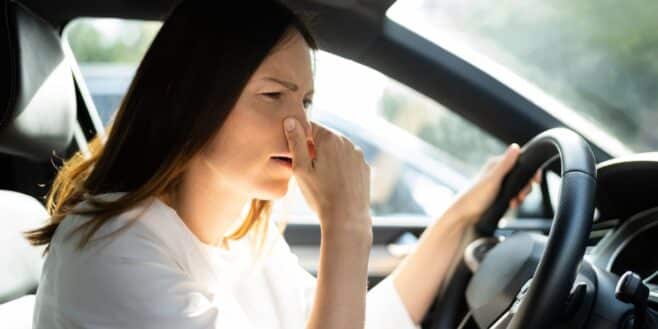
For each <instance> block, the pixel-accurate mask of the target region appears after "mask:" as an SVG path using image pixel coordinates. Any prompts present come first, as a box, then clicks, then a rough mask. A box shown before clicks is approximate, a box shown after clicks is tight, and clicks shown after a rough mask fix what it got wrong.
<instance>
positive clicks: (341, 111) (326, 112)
mask: <svg viewBox="0 0 658 329" xmlns="http://www.w3.org/2000/svg"><path fill="white" fill-rule="evenodd" d="M159 27H160V23H159V22H142V21H130V20H117V19H79V20H76V21H74V22H72V23H71V24H70V26H69V27H68V28H67V30H66V37H67V38H68V41H69V43H70V45H71V48H72V50H73V53H74V55H75V57H76V59H77V61H78V62H79V65H80V67H81V71H82V73H83V76H84V78H85V80H86V83H87V86H88V87H89V90H90V93H91V94H92V98H93V100H94V102H95V104H96V107H97V108H98V111H99V112H100V113H99V114H100V116H101V118H102V120H103V122H104V124H106V125H107V124H108V123H109V120H110V119H111V117H112V115H113V113H114V112H115V111H116V109H117V107H118V105H119V102H120V101H121V98H122V97H123V95H124V94H125V92H126V90H127V88H128V85H129V83H130V81H131V79H132V77H133V75H134V72H135V69H136V68H137V65H138V64H139V61H140V59H141V58H142V56H143V55H144V53H145V51H146V49H147V48H148V46H149V45H150V43H151V42H152V40H153V38H154V37H155V34H156V33H157V30H158V28H159ZM315 61H316V66H315V67H316V72H315V90H316V94H315V99H314V105H313V108H312V110H311V118H312V119H313V120H314V121H316V122H318V123H320V124H322V125H325V126H328V127H330V128H332V129H333V130H335V131H337V132H339V133H341V134H343V135H345V136H346V137H348V138H349V139H350V140H352V141H353V142H354V143H355V144H356V145H358V146H359V147H360V148H361V149H362V150H363V151H364V154H365V157H366V160H367V161H368V163H369V164H370V165H371V168H372V174H373V177H372V179H371V182H372V186H371V209H372V213H373V215H375V217H376V220H377V221H386V220H393V219H395V218H402V217H404V218H413V217H418V218H427V217H428V216H435V215H437V214H439V213H440V212H441V211H442V210H443V209H444V208H445V207H446V206H447V205H448V204H449V203H450V202H451V201H452V198H453V196H454V195H455V194H456V192H458V190H460V189H461V188H463V187H465V185H466V184H468V182H469V180H470V179H472V178H473V176H474V175H475V174H476V173H477V170H478V169H479V168H480V166H481V165H482V164H483V163H484V161H485V160H486V159H487V158H488V157H490V156H491V155H494V154H498V153H501V152H502V151H503V150H504V145H503V144H502V143H501V142H500V141H498V140H497V139H495V138H493V137H492V136H490V135H488V134H487V133H485V132H483V131H482V130H480V129H479V128H478V127H476V126H474V125H472V124H471V123H469V122H467V121H465V120H464V119H462V118H461V117H459V116H458V115H456V114H455V113H453V112H451V111H449V110H448V109H446V108H444V107H442V106H441V105H440V104H438V103H436V102H434V101H432V100H431V99H429V98H427V97H425V96H423V95H421V94H419V93H418V92H416V91H414V90H412V89H410V88H408V87H406V86H404V85H402V84H400V83H398V82H396V81H394V80H392V79H390V78H388V77H386V76H385V75H383V74H381V73H379V72H377V71H375V70H372V69H370V68H368V67H366V66H363V65H360V64H358V63H355V62H353V61H350V60H347V59H344V58H341V57H339V56H335V55H332V54H329V53H326V52H323V51H319V52H317V53H316V54H315ZM291 187H292V188H291V191H290V193H289V195H288V196H286V197H285V198H284V199H283V200H281V201H280V202H278V203H277V204H276V206H275V209H274V214H275V217H276V216H279V217H285V220H287V221H288V222H291V223H295V222H303V223H305V222H309V221H311V222H312V221H314V219H313V215H312V212H311V210H310V209H309V208H308V207H307V205H306V204H305V202H304V200H303V197H302V195H301V193H300V191H299V190H298V188H296V187H295V185H294V184H293V185H292V186H291Z"/></svg>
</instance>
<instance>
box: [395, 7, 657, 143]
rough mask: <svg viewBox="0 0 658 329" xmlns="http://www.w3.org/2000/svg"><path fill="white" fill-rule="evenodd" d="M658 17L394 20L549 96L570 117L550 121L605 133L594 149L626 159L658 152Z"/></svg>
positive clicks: (557, 10)
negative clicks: (598, 147) (630, 155)
mask: <svg viewBox="0 0 658 329" xmlns="http://www.w3.org/2000/svg"><path fill="white" fill-rule="evenodd" d="M656 13H658V2H656V1H653V0H636V1H623V2H619V1H612V0H585V1H568V0H553V1H542V0H523V1H521V0H515V1H486V0H471V1H463V0H399V1H397V2H396V3H395V4H394V5H393V6H392V7H391V8H390V9H389V11H388V13H387V15H388V16H389V17H390V18H391V19H392V20H394V21H396V22H397V23H400V24H401V25H403V26H405V27H407V28H408V29H410V30H412V31H414V32H416V33H418V34H420V35H422V36H423V37H425V38H427V39H428V40H430V41H433V42H435V43H436V44H437V45H439V46H441V47H443V48H445V49H447V50H448V51H451V52H453V53H455V54H457V55H458V56H460V57H462V58H464V59H466V60H467V61H469V62H470V63H472V64H474V65H475V66H478V67H479V68H481V69H483V70H485V71H486V72H487V73H489V74H491V75H493V76H494V77H496V78H498V79H499V80H501V81H503V83H507V84H508V85H511V83H512V82H515V81H517V80H518V79H516V77H519V78H521V79H522V80H524V81H525V83H523V84H518V83H514V86H515V87H517V88H515V89H516V90H517V91H519V90H523V89H525V90H530V89H531V88H532V89H533V90H534V89H535V88H538V90H540V91H541V93H542V94H546V95H550V96H551V97H552V98H553V99H556V100H557V101H558V102H560V103H562V104H564V105H566V107H565V108H562V107H560V106H555V104H554V103H551V104H552V105H549V106H544V107H545V109H546V110H547V111H551V112H552V113H554V114H555V115H556V116H558V117H559V118H560V119H563V120H566V121H568V122H567V123H569V124H572V125H573V126H575V127H578V126H581V127H584V126H583V125H580V124H578V122H580V121H581V120H584V121H587V122H588V123H591V125H587V128H586V129H581V130H583V132H591V131H594V130H597V129H602V132H604V133H606V134H608V135H611V136H614V138H612V139H611V140H610V141H608V140H607V138H606V140H605V141H604V140H603V137H604V136H601V134H598V135H599V137H601V138H598V139H596V141H598V142H599V143H601V146H602V147H604V149H608V150H615V151H617V152H616V153H621V152H629V151H636V152H644V151H653V150H656V148H658V130H657V129H655V123H656V122H658V97H656V96H658V61H657V60H656V58H657V55H656V54H658V33H656V31H658V19H656ZM508 71H509V73H512V75H513V76H510V75H508V74H507V73H508ZM527 95H530V94H529V93H528V94H527ZM534 95H537V93H533V96H531V100H538V99H539V97H534ZM615 142H616V143H615ZM616 144H619V145H616Z"/></svg>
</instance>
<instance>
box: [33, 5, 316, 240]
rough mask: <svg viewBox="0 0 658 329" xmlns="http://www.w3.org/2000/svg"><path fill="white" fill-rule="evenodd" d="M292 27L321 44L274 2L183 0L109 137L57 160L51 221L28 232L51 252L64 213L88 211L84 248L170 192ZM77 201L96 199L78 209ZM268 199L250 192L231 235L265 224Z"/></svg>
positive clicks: (125, 100)
mask: <svg viewBox="0 0 658 329" xmlns="http://www.w3.org/2000/svg"><path fill="white" fill-rule="evenodd" d="M291 28H292V29H294V30H296V31H298V32H299V33H300V34H301V35H302V36H303V37H304V39H305V40H306V42H307V44H308V45H309V47H310V48H311V49H317V45H316V43H315V41H314V39H313V38H312V36H311V34H310V33H309V31H308V29H307V28H306V26H305V25H304V24H303V23H302V21H301V20H300V18H299V17H298V16H296V15H295V14H294V13H293V12H292V11H291V10H290V9H288V8H287V7H285V6H284V5H282V4H280V3H278V2H276V1H256V0H251V1H231V2H230V3H225V2H222V1H206V0H185V1H183V2H181V3H179V4H178V5H177V6H176V7H175V8H174V9H173V11H172V12H171V13H170V15H169V17H168V18H167V19H166V20H165V22H164V23H163V25H162V27H161V29H160V31H159V32H158V34H157V35H156V37H155V39H154V41H153V43H152V44H151V46H150V47H149V49H148V51H147V52H146V55H145V56H144V58H143V59H142V61H141V63H140V65H139V67H138V69H137V72H136V74H135V77H134V79H133V80H132V82H131V84H130V87H129V88H128V92H127V93H126V95H125V97H124V98H123V100H122V102H121V105H120V106H119V109H118V112H117V114H116V117H115V118H114V120H113V122H112V124H111V127H110V128H109V134H108V138H107V142H106V143H105V144H103V143H102V141H101V140H100V139H99V137H98V136H97V137H96V138H94V139H93V140H92V141H91V143H90V144H89V149H90V152H91V156H89V157H87V158H85V157H84V156H83V155H82V154H81V153H80V152H78V153H76V154H75V155H74V156H73V157H72V158H71V159H69V160H68V161H66V162H65V163H64V164H63V166H62V167H61V168H60V169H59V172H58V174H57V177H56V178H55V180H54V182H53V184H52V186H51V189H50V191H49V194H48V198H47V209H48V213H49V215H50V219H49V223H48V224H46V225H45V226H43V227H41V228H38V229H35V230H33V231H29V232H27V233H26V237H27V238H28V240H29V241H30V242H31V243H32V244H34V245H47V247H46V251H47V250H48V247H49V245H50V242H51V239H52V237H53V235H54V234H55V231H56V230H57V227H58V226H59V224H60V223H61V222H62V220H64V218H65V217H66V216H67V215H68V214H81V215H89V216H91V218H92V219H91V220H89V221H88V222H86V223H85V224H83V225H81V226H80V227H79V230H83V235H82V238H81V239H80V242H79V245H78V246H79V247H83V246H84V245H86V244H87V243H88V242H89V240H90V239H91V238H92V237H93V235H94V233H95V232H96V231H97V230H98V229H99V228H100V227H101V226H102V225H103V224H104V223H105V222H107V221H108V220H109V219H111V218H112V217H113V216H116V215H118V214H120V213H122V212H124V211H127V210H129V209H131V208H133V207H135V206H137V205H139V204H140V203H142V202H143V201H145V200H146V199H147V198H149V197H152V196H161V195H165V194H167V193H170V192H171V191H172V190H173V189H174V188H175V187H176V184H177V183H178V182H179V181H180V179H181V175H182V173H183V172H184V170H185V168H186V166H187V164H188V162H189V161H190V160H191V158H192V157H193V156H194V155H195V154H196V153H197V152H199V151H200V150H201V149H202V148H203V147H204V146H205V145H206V144H207V143H208V142H209V140H210V139H211V137H212V136H213V134H214V133H215V132H216V131H217V130H218V129H219V128H221V126H222V124H223V123H224V121H225V119H226V117H227V116H228V114H229V112H230V111H231V109H232V108H233V106H234V105H235V102H236V101H237V98H238V97H239V95H240V93H241V91H242V89H243V88H244V86H245V84H246V83H247V81H248V79H249V78H250V76H251V75H252V74H253V72H254V71H255V70H256V68H257V67H258V65H259V64H260V63H261V62H262V61H263V59H264V58H265V57H266V56H267V55H268V54H269V52H270V51H271V49H272V48H273V47H274V46H275V45H276V44H277V43H278V42H280V41H281V40H282V38H284V37H285V36H286V34H287V31H290V30H291ZM111 192H127V193H126V194H123V195H121V197H119V198H118V199H116V200H101V199H99V198H96V197H95V196H96V195H98V194H102V193H111ZM81 201H87V202H88V203H89V204H90V205H91V206H92V207H85V208H84V209H82V208H75V209H74V207H75V206H76V205H77V204H78V203H79V202H81ZM270 208H271V204H270V201H266V200H252V202H251V209H250V211H249V213H248V215H247V218H246V219H245V220H244V222H243V224H242V226H241V227H240V228H239V229H238V230H237V231H235V232H234V233H233V234H232V235H231V236H230V237H229V238H230V239H240V238H242V237H243V236H245V235H246V234H247V232H249V231H250V229H251V228H252V227H254V226H256V225H261V227H264V226H266V225H267V220H268V218H269V212H270ZM76 232H77V230H76ZM261 232H265V230H264V229H263V230H261Z"/></svg>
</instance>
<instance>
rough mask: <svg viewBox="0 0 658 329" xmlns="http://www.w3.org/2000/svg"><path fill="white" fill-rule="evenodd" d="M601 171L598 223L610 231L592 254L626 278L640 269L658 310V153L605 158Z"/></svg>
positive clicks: (601, 264) (597, 262) (589, 255)
mask: <svg viewBox="0 0 658 329" xmlns="http://www.w3.org/2000/svg"><path fill="white" fill-rule="evenodd" d="M597 175H598V178H597V181H598V184H597V196H596V209H597V211H596V216H595V218H594V227H595V228H596V227H604V228H605V229H603V231H604V234H603V237H602V238H601V239H600V240H599V241H598V242H597V243H596V245H595V246H593V247H592V248H591V249H590V250H589V251H588V253H587V256H586V258H587V259H588V260H589V261H590V262H591V263H593V264H594V265H596V266H597V267H599V268H603V269H606V270H608V271H610V272H612V273H615V274H617V275H620V276H621V275H622V274H624V273H625V272H626V271H633V272H635V273H637V274H638V275H639V276H640V277H641V278H642V279H643V281H644V283H645V284H647V286H649V288H650V290H651V295H650V301H651V306H652V307H653V308H654V309H657V310H658V152H655V153H643V154H637V155H632V156H629V157H625V158H619V159H614V160H610V161H606V162H602V163H601V164H599V165H598V166H597Z"/></svg>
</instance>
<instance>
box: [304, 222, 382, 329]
mask: <svg viewBox="0 0 658 329" xmlns="http://www.w3.org/2000/svg"><path fill="white" fill-rule="evenodd" d="M323 230H325V231H326V229H323ZM322 235H323V237H322V242H321V246H320V264H319V270H318V281H317V289H316V294H315V300H314V303H313V309H312V311H311V315H310V317H309V321H308V325H307V328H309V329H310V328H313V329H318V328H323V329H325V328H331V329H334V328H358V329H362V328H363V327H364V323H365V300H366V292H367V289H368V286H367V277H368V256H369V253H370V247H371V244H372V235H371V234H370V235H368V234H354V235H348V234H343V233H342V232H331V233H329V232H323V234H322Z"/></svg>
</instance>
